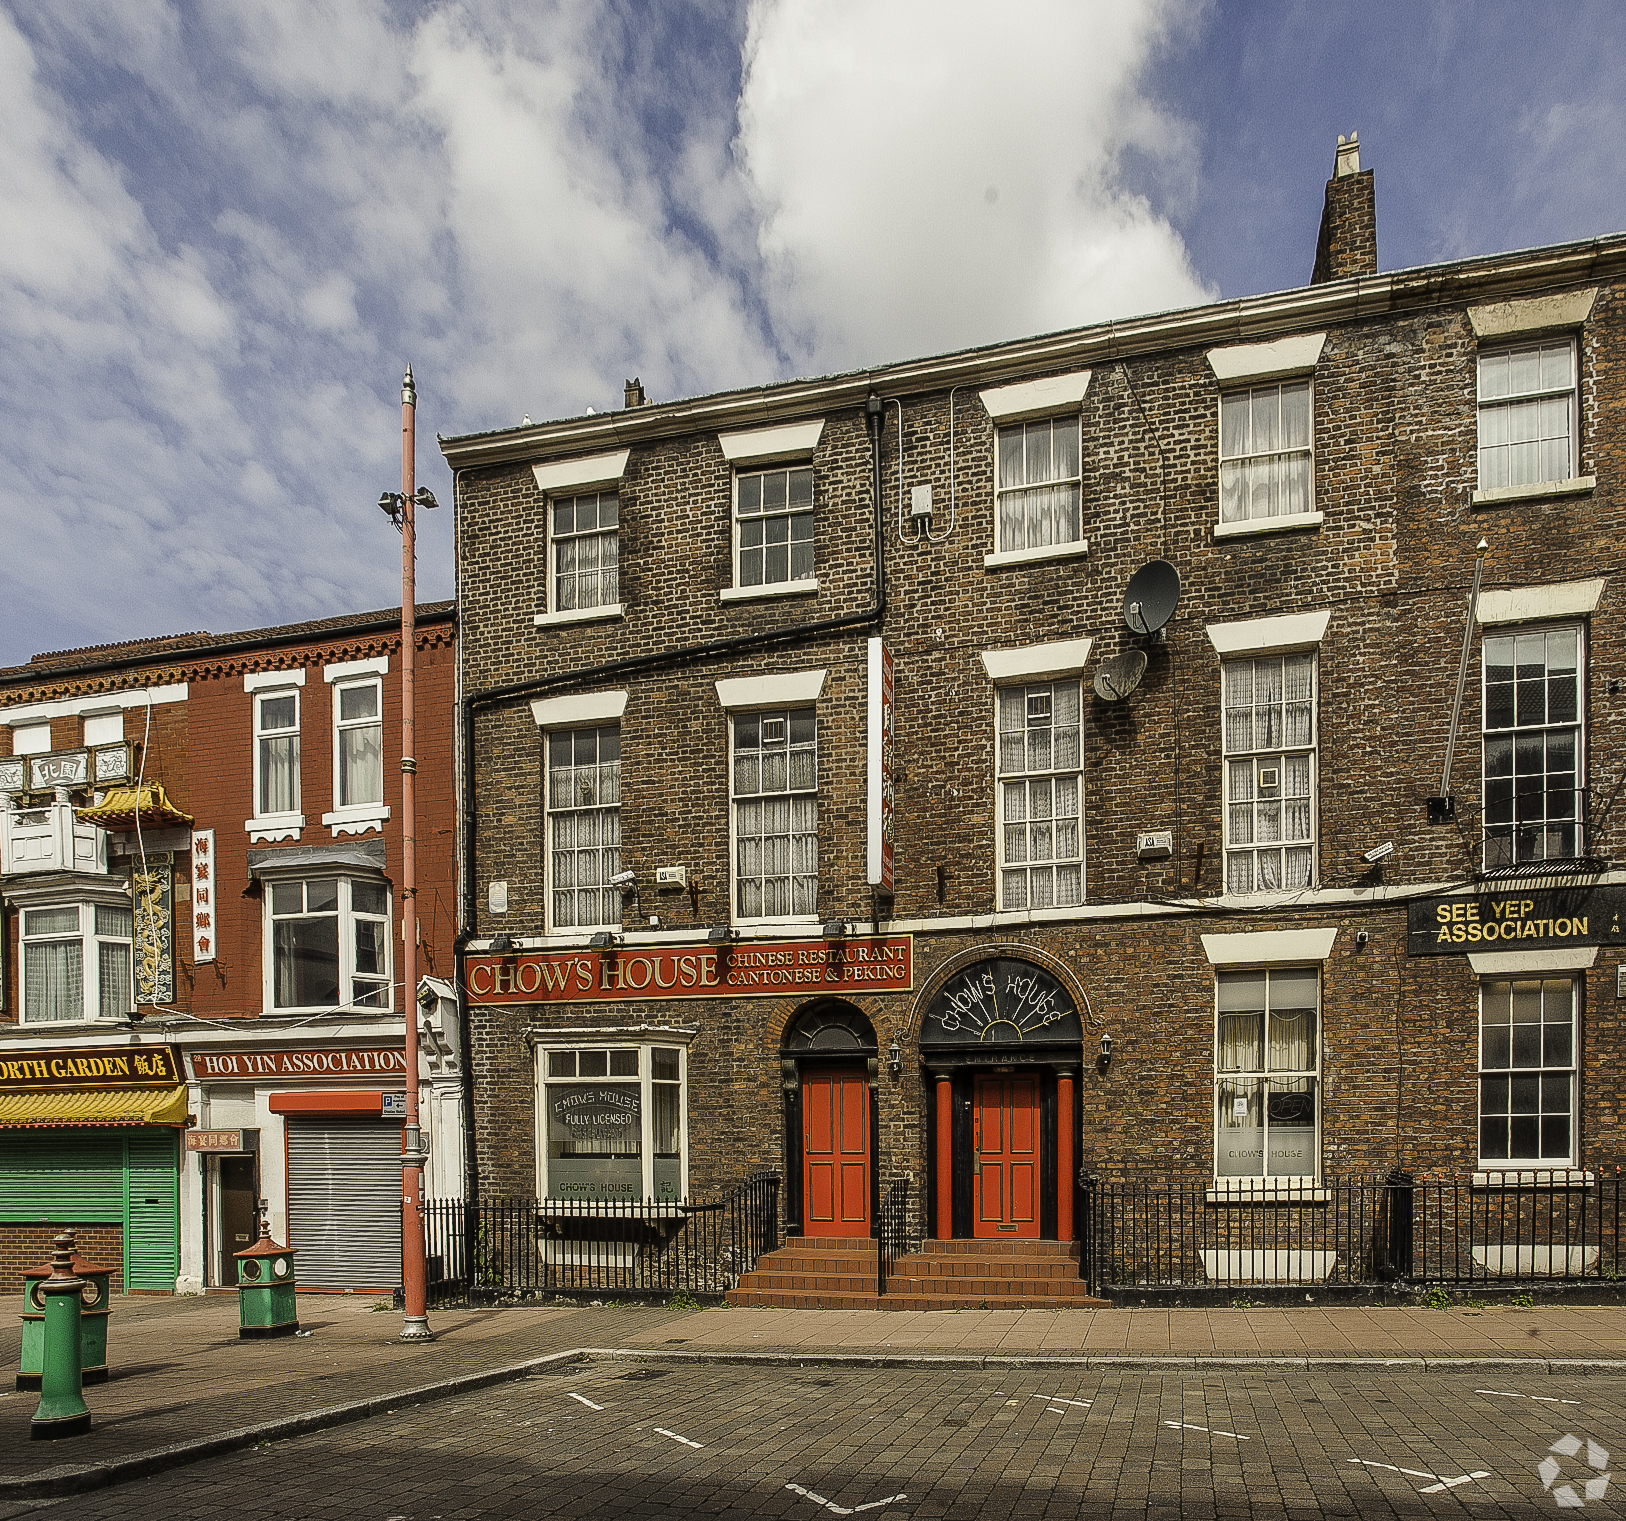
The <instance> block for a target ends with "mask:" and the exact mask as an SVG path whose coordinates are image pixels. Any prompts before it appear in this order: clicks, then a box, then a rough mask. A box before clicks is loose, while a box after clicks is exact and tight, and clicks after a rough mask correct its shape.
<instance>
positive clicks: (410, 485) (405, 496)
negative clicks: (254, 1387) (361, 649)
mask: <svg viewBox="0 0 1626 1521" xmlns="http://www.w3.org/2000/svg"><path fill="white" fill-rule="evenodd" d="M417 409H418V391H417V388H416V387H415V386H414V385H413V383H412V366H411V365H410V364H409V365H408V366H407V368H406V376H405V378H404V379H403V380H402V382H401V489H400V491H399V492H394V491H386V492H385V493H384V494H383V495H382V496H381V497H379V499H378V505H379V506H380V507H382V508H383V509H384V511H385V512H387V513H388V514H389V515H390V518H391V519H392V520H393V521H394V523H395V525H396V527H398V528H399V529H400V530H401V968H402V976H401V990H402V993H401V1003H402V1007H403V1012H404V1023H405V1026H406V1145H405V1147H404V1149H403V1150H402V1152H401V1292H402V1298H403V1299H404V1301H405V1304H406V1320H405V1323H404V1324H403V1325H402V1327H401V1340H402V1341H429V1340H431V1339H432V1338H433V1336H434V1333H433V1332H432V1331H431V1330H430V1329H429V1313H428V1310H429V1306H428V1290H427V1286H426V1283H425V1273H424V1240H423V1164H424V1163H425V1162H426V1161H427V1160H428V1155H429V1154H428V1153H427V1152H426V1151H425V1150H424V1147H423V1131H422V1129H421V1127H420V1126H419V1123H418V838H417V836H418V815H417V774H418V762H417V758H416V754H415V751H416V749H417V743H416V739H415V736H414V718H415V716H416V713H415V709H416V693H415V688H414V679H415V676H414V670H413V657H414V654H415V651H414V648H413V643H414V633H415V623H416V616H417V601H416V598H417V584H416V569H417V567H416V564H415V560H416V556H417V536H416V528H415V526H414V523H413V509H414V507H433V506H435V505H436V502H435V496H434V493H433V492H432V491H430V489H429V488H428V487H427V486H415V485H414V479H415V477H416V474H417V459H416V435H415V431H414V425H415V419H416V414H417Z"/></svg>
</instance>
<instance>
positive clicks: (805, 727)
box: [732, 708, 819, 919]
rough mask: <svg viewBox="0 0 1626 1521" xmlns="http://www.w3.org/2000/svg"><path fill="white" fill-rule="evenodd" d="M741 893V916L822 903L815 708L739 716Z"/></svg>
mask: <svg viewBox="0 0 1626 1521" xmlns="http://www.w3.org/2000/svg"><path fill="white" fill-rule="evenodd" d="M733 735H734V755H733V767H732V771H733V792H734V892H735V898H734V903H735V912H736V914H737V916H738V917H739V918H741V919H785V918H812V917H814V916H816V915H817V913H818V906H819V740H818V715H817V712H816V710H815V709H813V708H797V709H790V710H787V711H784V712H778V713H742V714H738V715H737V716H736V717H735V718H734V721H733Z"/></svg>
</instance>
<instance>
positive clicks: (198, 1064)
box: [188, 1046, 406, 1083]
mask: <svg viewBox="0 0 1626 1521" xmlns="http://www.w3.org/2000/svg"><path fill="white" fill-rule="evenodd" d="M188 1060H189V1061H190V1062H191V1063H192V1076H193V1077H194V1078H196V1079H198V1080H199V1081H200V1082H231V1081H237V1082H243V1081H245V1080H246V1081H253V1080H254V1079H257V1078H271V1079H273V1080H274V1081H276V1082H279V1083H290V1082H292V1083H297V1082H301V1081H324V1080H327V1079H331V1078H335V1077H384V1076H396V1077H398V1076H402V1075H404V1074H405V1072H406V1052H405V1051H404V1050H402V1048H401V1047H399V1046H380V1047H376V1048H374V1049H371V1050H364V1051H312V1050H304V1051H192V1052H189V1053H188Z"/></svg>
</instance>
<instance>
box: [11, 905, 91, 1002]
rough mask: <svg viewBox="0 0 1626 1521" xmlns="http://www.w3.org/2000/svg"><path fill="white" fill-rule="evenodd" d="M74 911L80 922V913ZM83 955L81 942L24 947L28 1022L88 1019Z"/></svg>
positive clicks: (70, 941) (60, 941)
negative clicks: (86, 1014)
mask: <svg viewBox="0 0 1626 1521" xmlns="http://www.w3.org/2000/svg"><path fill="white" fill-rule="evenodd" d="M73 912H74V917H75V920H77V918H78V910H77V909H75V910H74V911H73ZM77 927H78V926H77V923H76V924H75V928H77ZM83 954H84V951H83V944H82V942H80V941H78V940H57V941H47V942H46V943H45V944H43V945H24V946H23V1018H24V1019H25V1020H26V1021H29V1022H37V1023H41V1024H44V1023H46V1022H49V1021H55V1020H63V1019H83V1018H84V1017H85V985H84V961H83Z"/></svg>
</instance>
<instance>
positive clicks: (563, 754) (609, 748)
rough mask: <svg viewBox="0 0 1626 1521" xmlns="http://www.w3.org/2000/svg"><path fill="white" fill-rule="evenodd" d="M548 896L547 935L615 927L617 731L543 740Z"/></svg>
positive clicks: (612, 727)
mask: <svg viewBox="0 0 1626 1521" xmlns="http://www.w3.org/2000/svg"><path fill="white" fill-rule="evenodd" d="M546 789H547V803H548V806H547V835H548V844H547V851H548V892H549V902H550V904H551V905H552V927H553V928H554V929H597V928H602V927H606V926H617V927H618V926H619V925H620V923H621V890H620V888H618V887H613V886H611V885H610V879H611V878H612V877H614V876H616V875H617V874H618V873H619V872H620V870H621V728H620V726H619V725H618V724H606V725H604V726H603V727H602V728H597V729H560V730H554V731H553V732H551V733H549V734H548V736H547V782H546Z"/></svg>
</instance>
